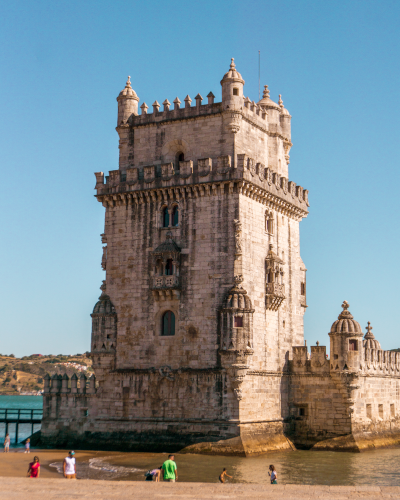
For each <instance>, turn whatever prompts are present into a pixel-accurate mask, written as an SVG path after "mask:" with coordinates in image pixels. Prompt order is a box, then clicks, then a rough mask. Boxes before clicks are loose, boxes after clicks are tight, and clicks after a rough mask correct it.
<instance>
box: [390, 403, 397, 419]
mask: <svg viewBox="0 0 400 500" xmlns="http://www.w3.org/2000/svg"><path fill="white" fill-rule="evenodd" d="M390 416H391V417H395V416H396V412H395V410H394V404H393V403H391V405H390Z"/></svg>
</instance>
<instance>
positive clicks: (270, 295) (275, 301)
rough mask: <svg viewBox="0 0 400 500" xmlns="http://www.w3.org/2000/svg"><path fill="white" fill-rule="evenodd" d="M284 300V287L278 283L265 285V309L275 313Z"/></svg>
mask: <svg viewBox="0 0 400 500" xmlns="http://www.w3.org/2000/svg"><path fill="white" fill-rule="evenodd" d="M284 299H285V285H281V284H280V283H266V307H267V309H270V310H271V311H277V310H278V309H279V306H280V305H281V304H282V302H283V300H284Z"/></svg>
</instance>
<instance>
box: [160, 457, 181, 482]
mask: <svg viewBox="0 0 400 500" xmlns="http://www.w3.org/2000/svg"><path fill="white" fill-rule="evenodd" d="M174 459H175V456H174V455H168V460H166V461H165V462H164V463H163V465H162V470H163V472H164V481H169V482H170V483H174V482H175V481H177V480H178V470H177V468H176V463H175V462H174Z"/></svg>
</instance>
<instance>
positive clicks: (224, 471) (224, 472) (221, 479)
mask: <svg viewBox="0 0 400 500" xmlns="http://www.w3.org/2000/svg"><path fill="white" fill-rule="evenodd" d="M225 476H226V477H230V478H231V479H232V476H230V475H229V474H228V473H227V472H226V469H225V467H224V470H223V471H222V472H221V474H220V475H219V478H218V479H219V482H220V483H225Z"/></svg>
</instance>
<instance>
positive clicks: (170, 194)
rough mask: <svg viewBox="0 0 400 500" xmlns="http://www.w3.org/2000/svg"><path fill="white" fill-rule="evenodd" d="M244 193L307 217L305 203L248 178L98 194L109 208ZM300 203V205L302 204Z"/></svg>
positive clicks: (296, 217)
mask: <svg viewBox="0 0 400 500" xmlns="http://www.w3.org/2000/svg"><path fill="white" fill-rule="evenodd" d="M234 193H236V194H241V195H243V196H247V197H248V198H250V199H253V200H255V201H257V202H259V203H261V204H263V205H265V206H266V207H268V208H270V209H272V210H275V211H276V212H279V213H282V214H284V215H286V216H288V217H291V218H292V219H294V220H297V221H300V220H301V219H302V218H304V217H307V215H308V210H307V209H306V204H305V203H304V202H303V203H302V205H303V206H304V208H303V207H301V206H297V204H294V203H291V202H290V201H288V200H285V199H283V198H281V197H280V196H277V195H276V194H274V193H272V192H270V191H267V190H266V189H263V188H261V187H258V186H256V185H255V184H253V183H251V182H249V181H246V180H231V181H216V182H211V183H206V182H204V183H199V184H191V185H186V186H179V187H175V186H174V187H170V188H167V187H166V188H153V189H151V188H150V189H146V190H140V191H125V192H116V193H110V194H99V195H96V198H97V199H98V201H100V202H101V203H102V204H103V205H104V206H105V207H106V208H113V207H116V206H121V205H128V206H130V205H140V204H143V203H156V204H158V205H161V204H163V203H166V202H168V201H177V202H179V201H180V200H187V199H190V198H199V197H203V196H218V195H223V194H227V195H232V194H234ZM299 205H300V204H299Z"/></svg>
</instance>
